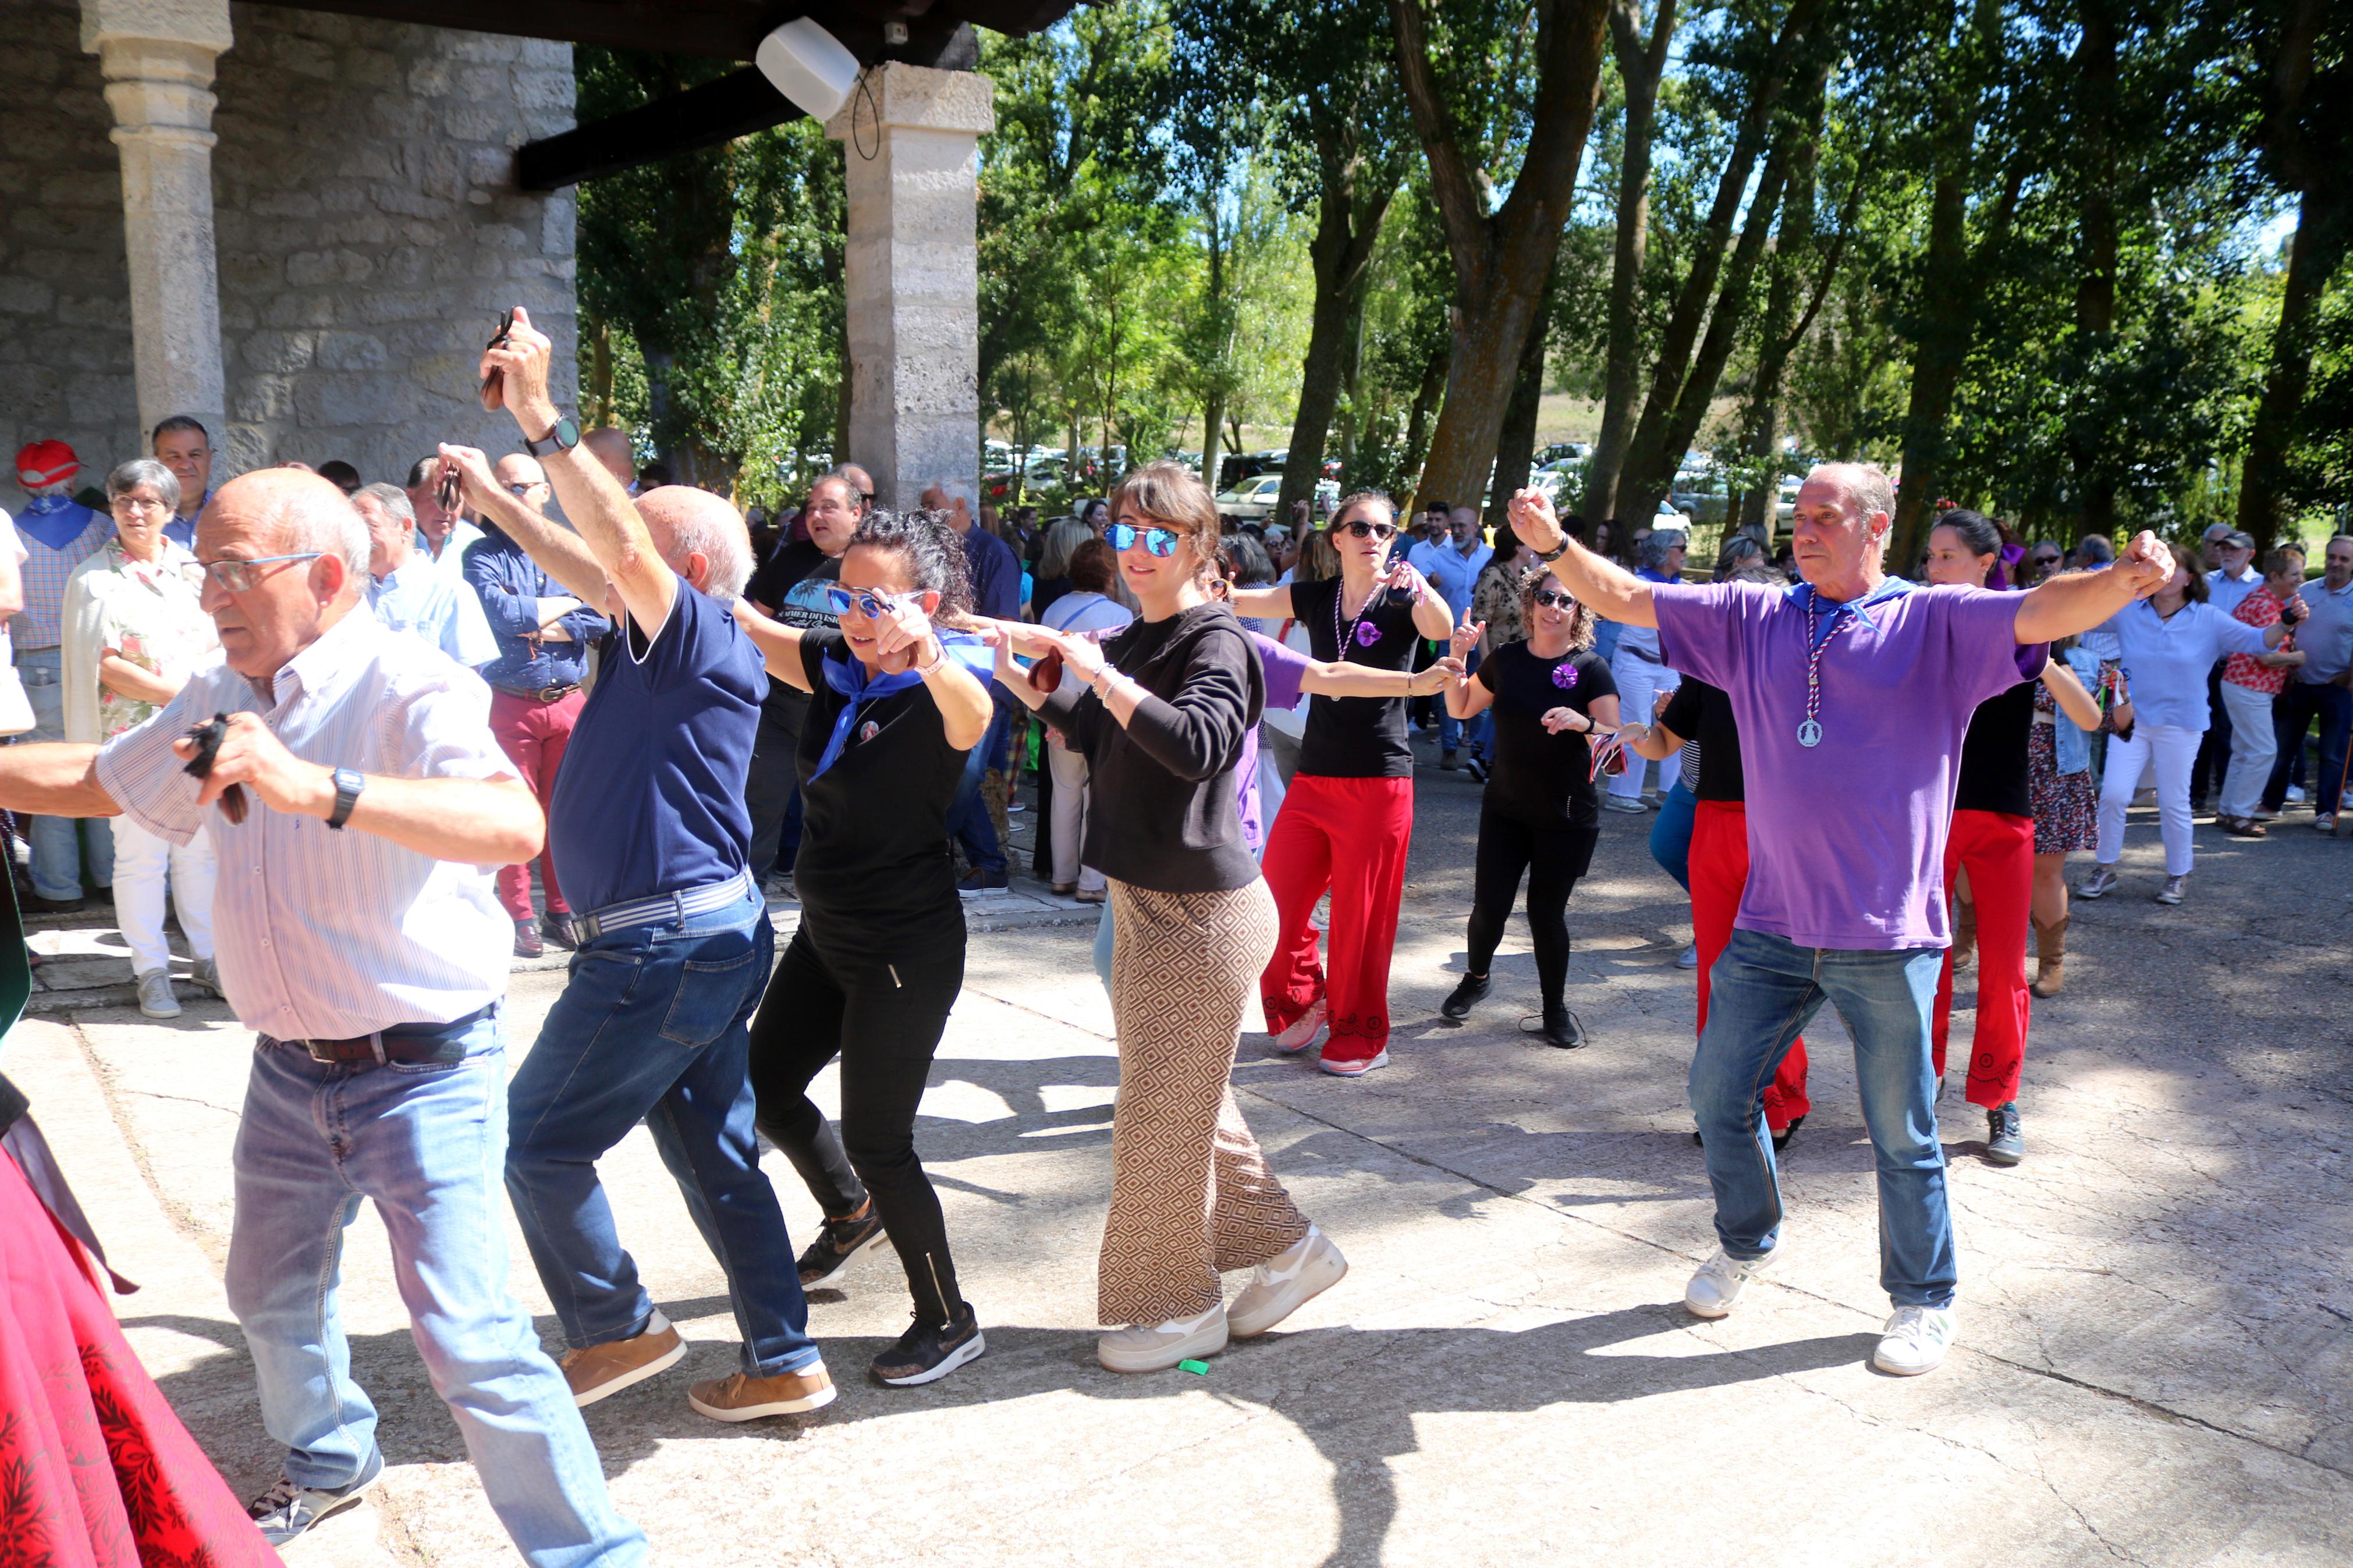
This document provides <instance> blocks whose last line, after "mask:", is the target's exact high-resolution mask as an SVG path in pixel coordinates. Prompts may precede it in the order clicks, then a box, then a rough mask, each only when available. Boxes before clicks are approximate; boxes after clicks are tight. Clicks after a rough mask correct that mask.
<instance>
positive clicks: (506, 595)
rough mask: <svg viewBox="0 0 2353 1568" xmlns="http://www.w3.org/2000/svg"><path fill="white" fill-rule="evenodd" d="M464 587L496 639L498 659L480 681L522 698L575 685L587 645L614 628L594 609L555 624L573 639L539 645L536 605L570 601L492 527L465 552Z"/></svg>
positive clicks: (584, 662)
mask: <svg viewBox="0 0 2353 1568" xmlns="http://www.w3.org/2000/svg"><path fill="white" fill-rule="evenodd" d="M465 571H466V585H467V586H468V587H470V588H471V589H472V590H473V591H474V595H475V597H476V598H478V599H480V601H481V605H482V618H483V619H484V620H486V621H488V622H489V623H490V626H491V636H492V637H496V638H497V639H498V645H499V657H498V658H495V659H493V660H492V661H491V662H490V663H489V664H486V665H484V666H482V679H484V680H487V681H489V682H490V683H491V685H492V686H494V687H497V688H498V689H501V690H504V691H520V692H523V693H525V694H531V693H536V692H539V691H543V690H545V689H547V688H548V687H551V686H577V685H579V684H580V678H581V675H582V673H583V671H584V670H585V668H586V665H587V660H588V645H589V644H590V643H592V642H595V641H596V639H597V638H598V637H603V636H604V635H605V634H606V633H607V632H608V631H611V630H612V629H613V624H612V623H611V622H610V621H608V620H607V619H606V618H605V617H604V616H600V615H598V614H597V613H596V611H594V610H588V609H579V610H574V611H573V612H572V613H571V614H569V615H567V616H565V617H564V618H563V619H562V620H560V621H558V622H557V623H556V624H557V625H558V626H562V627H563V628H564V629H565V631H567V632H570V633H571V634H572V640H571V641H570V642H564V641H561V640H558V641H555V642H543V641H542V640H540V638H539V637H538V636H537V633H538V631H539V626H540V620H539V615H540V611H539V602H540V600H541V599H543V598H569V597H570V596H571V595H567V594H565V592H564V591H563V590H562V589H561V588H559V587H557V586H556V585H555V584H554V583H552V582H551V581H549V579H548V575H547V574H546V573H544V572H543V571H541V570H540V569H539V563H538V562H536V561H533V559H532V558H531V556H530V555H529V554H528V553H526V552H524V550H523V547H522V545H520V544H517V543H516V542H514V541H513V540H512V539H510V538H508V537H507V536H506V534H504V533H503V532H501V531H499V530H497V529H495V528H491V529H486V530H484V531H483V533H482V537H481V538H480V540H478V541H477V542H474V543H473V544H471V545H470V546H469V547H468V548H467V551H466V560H465Z"/></svg>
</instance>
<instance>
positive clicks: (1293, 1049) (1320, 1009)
mask: <svg viewBox="0 0 2353 1568" xmlns="http://www.w3.org/2000/svg"><path fill="white" fill-rule="evenodd" d="M1323 1028H1324V998H1322V997H1321V996H1318V997H1317V998H1315V1000H1314V1003H1313V1004H1311V1005H1309V1007H1308V1009H1307V1011H1305V1012H1304V1013H1302V1014H1301V1015H1299V1017H1298V1018H1297V1020H1296V1021H1294V1022H1293V1024H1292V1026H1291V1027H1289V1028H1288V1029H1285V1030H1283V1031H1282V1033H1281V1034H1279V1035H1277V1036H1275V1037H1274V1048H1275V1049H1276V1050H1278V1051H1281V1052H1282V1054H1283V1055H1284V1056H1287V1057H1295V1056H1297V1055H1298V1054H1299V1053H1300V1052H1302V1051H1303V1050H1305V1049H1306V1048H1307V1047H1310V1046H1312V1045H1314V1043H1315V1037H1316V1036H1317V1035H1318V1034H1319V1033H1321V1032H1322V1030H1323Z"/></svg>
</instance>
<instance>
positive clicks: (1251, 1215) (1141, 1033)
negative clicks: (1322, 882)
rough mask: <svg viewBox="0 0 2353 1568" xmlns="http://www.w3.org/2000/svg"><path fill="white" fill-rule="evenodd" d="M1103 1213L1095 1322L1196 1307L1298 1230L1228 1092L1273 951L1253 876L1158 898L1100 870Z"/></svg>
mask: <svg viewBox="0 0 2353 1568" xmlns="http://www.w3.org/2000/svg"><path fill="white" fill-rule="evenodd" d="M1111 897H1112V905H1113V910H1114V922H1115V924H1116V926H1117V929H1118V939H1117V940H1118V945H1117V947H1116V948H1115V950H1114V952H1113V957H1112V992H1111V994H1112V1003H1111V1005H1112V1016H1113V1018H1114V1019H1115V1020H1116V1021H1117V1024H1118V1028H1119V1104H1118V1108H1117V1109H1116V1110H1114V1111H1113V1113H1112V1137H1111V1148H1112V1184H1111V1214H1110V1216H1109V1218H1108V1219H1106V1220H1105V1222H1104V1224H1103V1262H1102V1267H1101V1269H1100V1272H1099V1274H1098V1276H1097V1280H1096V1287H1095V1290H1096V1310H1097V1313H1098V1315H1099V1316H1100V1318H1101V1320H1102V1321H1103V1323H1105V1324H1106V1325H1110V1326H1114V1327H1115V1326H1120V1325H1124V1324H1128V1323H1165V1322H1169V1321H1174V1320H1177V1319H1190V1318H1198V1317H1199V1316H1200V1315H1201V1314H1202V1313H1204V1312H1206V1311H1208V1310H1209V1309H1210V1308H1212V1307H1214V1306H1217V1305H1218V1304H1219V1302H1220V1301H1221V1300H1224V1294H1223V1292H1222V1290H1221V1289H1220V1288H1219V1283H1218V1276H1219V1274H1220V1273H1222V1272H1224V1271H1226V1270H1228V1269H1234V1268H1254V1267H1256V1266H1257V1265H1259V1264H1261V1263H1264V1262H1265V1261H1267V1260H1268V1259H1269V1258H1272V1257H1274V1256H1275V1255H1276V1254H1278V1253H1280V1252H1282V1251H1285V1250H1287V1249H1288V1248H1290V1247H1293V1246H1296V1245H1297V1244H1298V1243H1299V1242H1301V1241H1303V1240H1304V1239H1306V1237H1307V1221H1306V1219H1305V1217H1304V1216H1303V1215H1301V1214H1300V1212H1299V1211H1298V1209H1296V1208H1294V1207H1293V1206H1292V1202H1291V1196H1290V1194H1287V1193H1285V1192H1284V1191H1283V1190H1282V1183H1281V1182H1278V1181H1276V1180H1275V1178H1274V1174H1273V1173H1272V1172H1271V1171H1269V1170H1268V1169H1267V1167H1266V1156H1265V1155H1264V1154H1262V1153H1261V1152H1259V1146H1258V1140H1257V1139H1255V1138H1253V1137H1251V1136H1250V1127H1249V1125H1248V1124H1247V1123H1246V1122H1244V1121H1242V1111H1241V1106H1240V1104H1239V1103H1238V1102H1237V1101H1236V1100H1235V1099H1234V1090H1233V1084H1232V1081H1231V1079H1232V1076H1233V1069H1234V1047H1235V1045H1236V1043H1237V1042H1238V1041H1239V1040H1240V1037H1241V1023H1242V1007H1243V1005H1244V1003H1245V1002H1246V1001H1247V999H1248V998H1249V996H1250V987H1251V986H1252V985H1253V984H1256V982H1257V980H1258V976H1259V972H1260V971H1261V969H1263V968H1264V967H1265V966H1266V961H1267V959H1268V957H1269V956H1270V955H1271V953H1272V952H1273V951H1274V931H1275V915H1274V900H1273V898H1272V896H1271V895H1270V894H1269V893H1268V891H1267V887H1266V884H1265V883H1264V882H1263V881H1257V882H1252V883H1251V884H1250V886H1249V887H1247V888H1240V889H1234V890H1233V891H1231V892H1217V893H1158V892H1154V891H1152V890H1150V889H1145V888H1138V887H1134V886H1131V885H1130V884H1128V883H1126V882H1122V881H1120V880H1118V879H1113V880H1112V883H1111Z"/></svg>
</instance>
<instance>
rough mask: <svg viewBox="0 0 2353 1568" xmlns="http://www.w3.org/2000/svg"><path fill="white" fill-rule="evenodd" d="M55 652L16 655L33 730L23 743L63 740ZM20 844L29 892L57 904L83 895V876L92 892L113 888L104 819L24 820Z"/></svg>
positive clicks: (109, 839)
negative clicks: (29, 864)
mask: <svg viewBox="0 0 2353 1568" xmlns="http://www.w3.org/2000/svg"><path fill="white" fill-rule="evenodd" d="M61 662H62V659H61V656H60V654H59V651H58V649H56V648H53V647H45V648H37V649H35V650H34V651H32V652H30V653H20V654H18V655H17V656H16V678H17V679H19V680H21V681H23V682H24V683H25V697H26V700H27V701H29V702H30V703H31V704H32V705H33V728H32V731H31V732H30V733H28V734H26V735H25V736H24V737H23V738H24V739H25V740H26V741H62V740H64V739H65V738H66V689H65V688H64V686H62V685H61V684H59V681H60V679H61V677H60V675H59V666H60V664H61ZM19 820H20V821H22V822H23V823H24V825H25V842H26V845H28V846H29V847H31V848H32V851H33V891H35V892H36V893H38V894H39V895H40V896H41V897H43V898H45V899H54V900H58V901H60V902H62V901H64V900H69V899H79V898H80V897H81V896H82V883H83V880H84V877H83V873H84V872H87V873H89V876H88V880H89V883H90V886H91V887H93V888H111V887H112V886H113V885H114V835H113V834H111V833H110V832H108V831H107V826H106V822H105V819H104V818H102V817H90V818H87V819H77V818H75V817H70V816H23V817H20V818H19Z"/></svg>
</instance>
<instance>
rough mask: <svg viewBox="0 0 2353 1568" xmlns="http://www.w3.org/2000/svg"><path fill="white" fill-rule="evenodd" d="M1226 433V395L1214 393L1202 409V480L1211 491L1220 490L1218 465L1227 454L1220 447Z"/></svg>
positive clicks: (1211, 492)
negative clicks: (1206, 405)
mask: <svg viewBox="0 0 2353 1568" xmlns="http://www.w3.org/2000/svg"><path fill="white" fill-rule="evenodd" d="M1225 434H1226V395H1225V394H1224V393H1223V392H1216V393H1212V394H1211V395H1210V396H1209V403H1208V407H1207V408H1204V409H1203V410H1202V411H1201V482H1202V483H1203V484H1205V485H1207V486H1208V487H1209V493H1210V494H1212V495H1215V494H1216V493H1217V490H1218V465H1219V461H1220V460H1221V459H1223V458H1224V457H1225V454H1224V453H1223V452H1221V451H1219V449H1218V446H1219V442H1220V441H1221V440H1222V439H1223V438H1224V437H1225Z"/></svg>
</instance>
